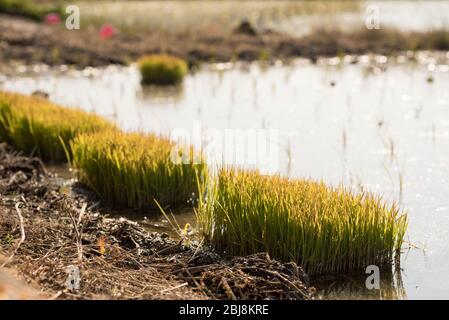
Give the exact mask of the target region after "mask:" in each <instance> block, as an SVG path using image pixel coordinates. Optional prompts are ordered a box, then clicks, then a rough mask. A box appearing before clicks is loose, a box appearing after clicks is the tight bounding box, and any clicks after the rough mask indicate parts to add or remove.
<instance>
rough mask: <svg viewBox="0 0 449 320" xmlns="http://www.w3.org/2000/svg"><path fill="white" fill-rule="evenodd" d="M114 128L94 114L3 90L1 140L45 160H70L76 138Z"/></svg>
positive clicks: (0, 104)
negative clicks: (72, 145)
mask: <svg viewBox="0 0 449 320" xmlns="http://www.w3.org/2000/svg"><path fill="white" fill-rule="evenodd" d="M110 128H114V125H113V124H111V123H109V122H108V121H106V120H104V119H102V118H101V117H99V116H96V115H94V114H92V113H88V112H85V111H82V110H78V109H72V108H66V107H63V106H59V105H56V104H54V103H51V102H49V101H48V100H46V99H43V98H40V97H33V96H25V95H21V94H15V93H9V92H2V91H0V139H1V140H2V141H4V142H7V143H9V144H10V145H12V146H13V147H15V148H17V149H19V150H22V151H24V152H26V153H28V154H33V155H35V156H39V157H40V158H42V159H43V160H45V161H66V160H67V155H69V156H70V153H71V150H70V148H69V142H70V141H71V140H72V139H73V138H74V137H75V136H76V135H78V134H80V133H85V132H95V131H100V130H105V129H110Z"/></svg>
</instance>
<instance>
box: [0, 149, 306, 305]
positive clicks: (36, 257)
mask: <svg viewBox="0 0 449 320" xmlns="http://www.w3.org/2000/svg"><path fill="white" fill-rule="evenodd" d="M52 175H53V174H52V173H50V172H48V171H47V169H46V168H45V165H44V164H43V163H42V162H41V161H40V160H39V159H37V158H30V157H26V156H23V155H21V154H19V153H17V152H14V151H12V150H11V149H10V148H9V147H7V146H6V145H4V144H1V145H0V194H1V204H0V256H3V258H2V261H1V263H0V264H1V267H0V275H2V276H3V274H5V273H6V272H8V270H9V271H11V270H13V271H14V272H17V273H18V274H19V275H20V277H21V278H22V279H24V280H25V281H26V282H27V283H28V286H31V287H32V289H30V288H25V289H23V286H22V285H17V286H14V285H12V286H3V287H2V288H3V292H1V293H2V294H3V295H6V296H11V295H13V296H17V295H14V294H17V292H20V291H21V290H23V291H24V292H25V293H26V292H37V291H39V292H40V295H41V297H43V298H50V299H313V293H314V289H313V288H309V287H307V283H308V277H307V275H306V274H305V273H304V272H303V271H302V269H301V268H300V267H298V266H297V265H296V264H294V263H280V262H278V261H275V260H272V259H271V258H270V257H269V256H268V255H267V254H265V253H260V254H255V255H251V256H247V257H226V256H224V255H223V254H219V253H216V252H214V251H213V250H211V249H210V248H207V247H205V246H202V245H201V244H198V243H195V242H193V241H192V240H189V239H187V238H185V239H181V240H173V239H170V238H169V236H168V235H167V234H161V233H156V232H152V233H150V232H148V231H146V230H145V229H144V228H143V227H142V226H140V225H139V224H137V223H135V222H131V221H128V220H126V219H117V218H112V217H108V216H106V215H104V214H101V212H99V211H97V210H95V209H93V207H95V202H94V201H93V199H92V195H91V194H90V193H89V192H87V191H86V192H78V193H75V192H71V195H67V194H65V193H61V192H60V191H59V187H58V186H56V185H55V184H53V183H52V182H51V181H52ZM80 188H81V187H80V186H78V189H80ZM73 270H79V275H80V278H79V279H80V282H79V287H77V286H76V285H75V284H76V283H77V282H76V281H75V280H74V279H78V278H73V275H74V274H75V275H76V272H75V273H73V272H74V271H73ZM1 279H3V278H1V277H0V280H1ZM68 279H69V280H70V279H71V280H73V281H69V282H68ZM2 281H3V280H2ZM0 282H1V281H0ZM4 283H6V281H3V284H4ZM12 283H13V284H14V282H12ZM70 284H72V285H70ZM11 287H12V289H11ZM11 290H12V292H11ZM14 290H16V291H17V292H14ZM5 291H9V292H5ZM19 296H20V295H19Z"/></svg>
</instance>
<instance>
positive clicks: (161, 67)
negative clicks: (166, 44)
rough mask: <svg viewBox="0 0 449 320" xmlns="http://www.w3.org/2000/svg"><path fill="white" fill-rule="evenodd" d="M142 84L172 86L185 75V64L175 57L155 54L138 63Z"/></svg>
mask: <svg viewBox="0 0 449 320" xmlns="http://www.w3.org/2000/svg"><path fill="white" fill-rule="evenodd" d="M138 66H139V69H140V74H141V76H142V83H143V84H156V85H173V84H177V83H179V82H181V81H182V79H183V78H184V76H185V75H186V74H187V70H188V68H187V63H186V62H185V61H184V60H182V59H180V58H176V57H172V56H168V55H163V54H155V55H149V56H145V57H143V58H141V59H139V61H138Z"/></svg>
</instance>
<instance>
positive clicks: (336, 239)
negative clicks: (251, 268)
mask: <svg viewBox="0 0 449 320" xmlns="http://www.w3.org/2000/svg"><path fill="white" fill-rule="evenodd" d="M209 188H210V190H209V191H208V192H207V195H206V197H207V198H206V199H200V203H199V206H198V209H197V219H198V224H199V227H200V231H201V233H202V234H203V236H204V237H205V240H206V241H207V242H209V243H210V244H212V245H214V246H215V247H216V248H217V249H219V250H224V251H226V252H227V253H229V254H232V255H247V254H251V253H255V252H262V251H266V252H268V253H269V254H270V255H271V256H273V257H275V258H278V259H281V260H285V261H292V260H293V261H295V262H298V263H299V264H300V265H301V266H303V267H304V268H305V270H306V271H307V272H309V273H311V274H321V273H327V272H345V271H354V270H357V269H360V268H366V267H367V266H368V265H371V264H376V265H378V266H379V267H381V266H386V265H387V264H390V263H391V262H392V261H393V257H394V256H395V255H396V254H397V253H399V251H400V249H401V245H402V242H403V237H404V234H405V231H406V228H407V217H406V215H404V214H402V213H401V212H400V211H399V210H398V208H397V207H396V206H395V205H392V206H387V205H386V204H384V203H383V202H382V200H381V198H380V197H377V196H375V195H372V194H370V193H360V194H355V193H353V192H351V191H349V190H347V189H345V188H343V187H340V188H331V187H328V186H327V185H326V184H324V183H323V182H314V181H309V180H302V179H300V180H291V179H287V178H283V177H280V176H263V175H261V174H259V173H258V172H255V171H243V170H240V169H231V168H229V169H228V168H224V169H220V170H219V172H218V174H217V176H216V177H214V178H213V181H212V185H211V186H209Z"/></svg>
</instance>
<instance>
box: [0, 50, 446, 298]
mask: <svg viewBox="0 0 449 320" xmlns="http://www.w3.org/2000/svg"><path fill="white" fill-rule="evenodd" d="M16 71H17V72H16V73H15V74H13V75H5V76H2V78H1V79H0V88H1V89H4V90H10V91H17V92H22V93H26V94H30V93H32V92H34V91H36V90H39V91H43V92H46V93H48V94H49V98H50V99H51V100H52V101H56V102H58V103H61V104H63V105H69V106H79V107H82V108H84V109H86V110H89V111H94V112H96V113H98V114H100V115H103V116H105V117H107V118H109V119H111V120H113V121H115V122H116V123H117V124H118V125H119V126H120V127H121V128H123V129H125V130H136V129H138V130H142V131H149V132H156V133H160V134H163V135H172V136H173V133H174V132H182V133H183V134H184V138H185V137H193V138H192V139H191V140H190V142H192V143H194V144H196V145H197V146H198V144H202V145H201V147H205V145H204V143H205V138H204V134H206V135H207V133H209V134H210V133H211V132H212V133H214V134H217V135H220V134H222V135H223V136H225V135H226V132H225V131H226V130H231V132H232V130H236V131H238V130H247V129H250V131H248V132H253V133H254V132H256V133H257V134H260V133H262V134H264V133H267V132H268V133H270V134H269V135H268V140H269V148H270V152H269V156H270V158H269V159H268V160H267V158H263V157H262V158H263V159H262V160H267V161H256V162H251V161H246V162H245V161H243V162H242V163H237V164H239V165H248V166H250V167H253V166H256V167H259V168H260V169H262V170H267V171H269V172H270V173H280V174H282V175H286V176H290V177H307V178H312V179H316V180H319V179H322V180H324V181H326V182H327V183H329V184H332V185H339V184H344V185H346V186H348V187H352V188H354V189H355V190H360V189H365V190H369V191H372V192H374V193H376V194H381V195H382V196H383V197H384V198H385V199H386V200H387V201H397V202H398V203H399V204H400V206H401V207H402V208H403V209H404V210H406V211H407V212H408V216H409V228H408V233H407V236H406V239H407V246H408V248H404V253H403V254H402V257H401V269H402V270H401V271H400V274H396V278H397V276H400V277H399V278H400V280H398V278H397V279H396V280H395V281H394V284H393V286H390V287H389V288H388V289H385V290H384V291H383V293H382V296H381V297H383V298H410V299H414V298H448V297H449V295H448V293H447V292H448V291H447V283H449V275H448V273H447V270H449V247H448V245H447V243H448V242H449V232H448V230H449V205H448V201H447V199H448V198H447V195H448V194H449V183H448V181H449V170H448V165H449V91H448V90H447V88H448V85H449V55H444V54H440V55H437V54H427V53H418V54H417V55H416V56H412V55H409V56H407V55H405V56H399V57H395V58H387V57H384V56H359V57H355V56H346V57H343V58H330V59H320V60H318V62H317V63H316V64H314V63H311V62H310V61H308V60H301V59H299V60H295V61H293V62H291V63H288V64H283V63H280V62H279V63H275V64H273V65H270V66H267V65H264V64H243V63H236V64H210V65H204V66H202V67H201V68H200V69H199V70H197V71H196V72H194V73H191V74H190V75H189V76H188V77H187V78H186V79H185V81H184V82H183V84H182V85H179V86H175V87H168V88H157V87H142V86H141V84H140V78H139V73H138V71H137V69H136V67H135V66H130V67H117V66H110V67H107V68H103V69H92V68H91V69H85V70H82V71H77V70H72V69H70V68H66V67H61V68H59V69H57V70H55V69H51V68H49V67H46V66H31V67H19V68H18V69H17V70H16ZM251 130H252V131H251ZM189 134H190V135H189ZM195 135H197V136H198V135H199V136H200V138H199V139H195V138H194V137H195ZM265 138H267V136H264V139H265ZM216 141H219V142H220V143H218V144H217V145H215V149H214V150H215V153H214V154H215V155H216V154H221V155H224V154H231V156H230V157H227V158H226V159H225V160H223V158H221V160H222V161H224V162H225V163H234V164H235V162H236V161H237V160H238V155H239V149H238V147H237V146H229V145H225V143H221V142H222V140H216ZM216 141H215V142H216ZM209 142H210V140H209ZM258 142H259V141H258ZM206 147H207V146H206ZM236 155H237V156H236ZM263 156H265V155H263ZM215 160H217V161H218V160H220V158H219V157H217V158H215ZM246 160H248V159H246ZM258 160H261V159H258ZM64 174H67V172H64V170H62V171H61V175H62V176H63V177H64ZM68 177H70V175H66V176H65V177H64V178H68ZM131 218H134V219H138V220H141V221H142V219H143V218H142V216H141V215H140V216H138V217H137V216H132V215H131ZM177 220H178V223H179V224H180V225H181V226H184V225H185V224H186V223H190V224H193V223H194V216H193V214H192V213H191V212H187V213H182V214H181V215H179V216H178V217H177ZM142 222H144V223H145V224H146V225H147V226H149V227H150V228H153V229H156V230H159V231H160V230H163V231H164V230H165V231H166V230H169V228H170V227H169V223H168V222H167V221H165V219H161V218H158V217H156V218H153V217H151V216H150V217H146V218H145V219H143V221H142ZM361 281H362V282H361ZM363 281H364V280H360V281H358V282H357V281H356V280H354V279H351V278H348V279H346V280H345V279H343V280H342V281H339V282H338V283H337V282H334V281H330V282H328V283H327V287H326V289H325V290H323V291H322V295H323V296H324V297H331V298H345V297H351V298H360V297H363V298H366V296H365V293H366V292H365V291H364V290H363V289H360V288H361V287H363V284H364V282H363ZM359 282H360V283H359ZM352 284H354V285H352ZM337 293H338V295H337ZM374 298H379V296H376V297H374Z"/></svg>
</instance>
